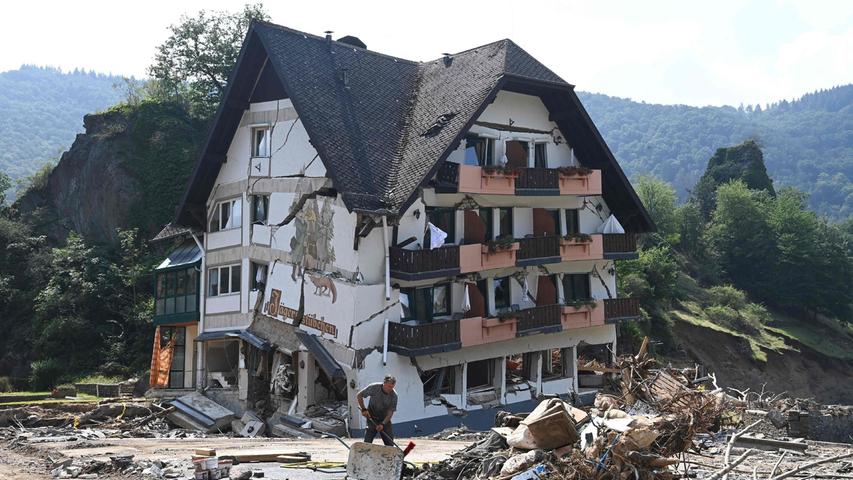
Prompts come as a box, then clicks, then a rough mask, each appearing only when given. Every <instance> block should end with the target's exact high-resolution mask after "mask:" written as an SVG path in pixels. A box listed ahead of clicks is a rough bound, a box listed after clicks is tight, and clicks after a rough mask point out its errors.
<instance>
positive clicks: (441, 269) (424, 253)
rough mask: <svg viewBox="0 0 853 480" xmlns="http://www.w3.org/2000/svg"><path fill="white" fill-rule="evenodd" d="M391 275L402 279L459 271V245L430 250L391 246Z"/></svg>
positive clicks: (452, 273)
mask: <svg viewBox="0 0 853 480" xmlns="http://www.w3.org/2000/svg"><path fill="white" fill-rule="evenodd" d="M388 253H389V256H390V260H391V275H392V276H394V277H397V278H402V279H404V280H408V279H418V278H431V277H440V276H444V275H454V274H456V273H459V246H458V245H448V246H445V247H441V248H435V249H432V250H429V249H425V250H405V249H402V248H397V247H391V248H390V249H389V252H388Z"/></svg>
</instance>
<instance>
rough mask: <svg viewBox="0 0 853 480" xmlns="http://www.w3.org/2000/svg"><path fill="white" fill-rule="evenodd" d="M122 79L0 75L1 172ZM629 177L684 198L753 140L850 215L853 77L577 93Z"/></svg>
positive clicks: (48, 149) (778, 167)
mask: <svg viewBox="0 0 853 480" xmlns="http://www.w3.org/2000/svg"><path fill="white" fill-rule="evenodd" d="M123 83H124V82H123V80H122V79H121V78H120V77H114V76H108V75H101V74H95V73H91V72H82V71H75V72H71V73H63V72H60V71H59V70H56V69H52V68H40V67H33V66H24V67H21V68H20V69H19V70H14V71H10V72H4V73H0V172H4V173H6V174H7V175H9V176H10V177H11V178H12V179H13V180H16V179H20V178H23V177H26V176H28V175H31V174H32V173H33V172H35V171H36V170H37V169H38V168H39V167H40V166H41V165H43V164H44V163H45V162H47V161H55V160H56V159H57V158H58V157H59V155H60V153H61V152H62V151H64V150H65V149H67V148H68V146H69V145H70V144H71V141H72V140H73V139H74V135H75V134H76V133H80V132H82V131H83V122H82V121H81V119H82V118H83V115H85V114H87V113H92V112H96V111H100V110H103V109H105V108H107V107H108V106H110V105H113V104H115V103H116V102H118V101H119V100H121V97H122V94H123V92H122V89H121V88H116V85H118V86H121V85H123ZM580 97H581V100H582V101H583V103H584V105H585V106H586V108H587V110H589V113H590V115H591V116H592V117H593V120H595V122H596V125H598V127H599V129H600V130H601V132H602V134H603V135H604V137H605V139H606V140H607V142H608V144H609V145H610V148H611V149H613V151H614V153H615V154H616V157H617V159H618V160H619V161H620V163H621V164H622V165H623V168H625V170H626V171H627V173H628V174H629V176H631V177H633V176H635V175H636V174H652V175H654V176H656V177H659V178H661V179H663V180H666V181H667V182H670V183H672V184H673V186H675V188H676V192H677V193H678V195H679V197H680V198H681V199H682V200H684V199H686V198H687V194H688V190H689V189H690V188H692V187H693V185H695V184H696V182H697V181H698V180H699V177H700V176H701V174H702V172H703V171H704V168H705V163H706V162H707V161H708V158H709V157H711V155H713V153H714V151H715V150H716V148H717V147H719V146H720V145H735V144H738V143H741V142H743V141H744V140H746V139H749V138H755V139H756V140H758V142H759V144H760V145H761V146H762V148H763V150H764V154H765V157H766V158H765V161H766V163H767V169H768V173H769V174H770V176H771V178H773V180H774V181H775V183H776V185H777V186H794V187H797V188H798V189H800V190H802V191H804V192H806V193H808V194H809V195H810V199H809V205H810V206H811V208H813V209H814V210H815V211H817V212H818V213H819V214H823V215H828V216H829V217H830V218H832V219H835V220H843V219H845V218H848V217H850V216H851V214H853V134H851V132H853V85H846V86H843V87H836V88H832V89H829V90H823V91H820V92H815V93H810V94H807V95H805V96H803V97H802V98H801V99H799V100H797V101H795V102H787V101H783V102H780V103H778V104H775V105H772V106H770V108H765V109H761V108H760V107H759V108H758V109H756V108H754V107H753V106H749V107H746V108H738V109H736V108H733V107H704V108H697V107H689V106H685V105H653V104H647V103H641V102H635V101H632V100H628V99H623V98H617V97H609V96H607V95H600V94H591V93H583V92H581V93H580Z"/></svg>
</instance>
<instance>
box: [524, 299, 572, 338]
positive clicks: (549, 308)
mask: <svg viewBox="0 0 853 480" xmlns="http://www.w3.org/2000/svg"><path fill="white" fill-rule="evenodd" d="M562 309H563V306H562V305H556V304H555V305H542V306H538V307H532V308H526V309H524V310H519V311H518V312H516V313H517V316H516V318H517V321H518V327H517V328H518V336H519V337H524V336H527V335H535V334H537V333H555V332H559V331H562V329H563V328H562V324H561V317H562Z"/></svg>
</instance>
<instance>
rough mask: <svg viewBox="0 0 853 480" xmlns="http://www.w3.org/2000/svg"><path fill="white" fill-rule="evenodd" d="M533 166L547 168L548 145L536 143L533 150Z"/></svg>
mask: <svg viewBox="0 0 853 480" xmlns="http://www.w3.org/2000/svg"><path fill="white" fill-rule="evenodd" d="M533 166H534V167H536V168H548V144H547V143H537V144H536V145H535V146H534V148H533Z"/></svg>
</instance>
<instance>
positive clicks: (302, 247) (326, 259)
mask: <svg viewBox="0 0 853 480" xmlns="http://www.w3.org/2000/svg"><path fill="white" fill-rule="evenodd" d="M312 188H313V187H312V185H311V184H310V183H308V182H304V183H303V182H300V184H299V185H297V187H296V191H297V195H296V196H295V197H294V199H293V203H292V204H291V205H290V211H291V212H293V211H297V210H298V211H297V213H296V217H295V218H294V219H293V223H294V229H295V232H294V234H293V237H292V238H291V239H290V261H291V262H292V265H293V270H292V271H291V273H290V278H291V279H292V280H293V281H296V279H297V278H303V276H304V275H305V271H306V270H308V271H309V272H312V273H309V275H308V278H309V280H310V281H311V283H312V284H314V287H315V288H314V295H318V296H326V297H331V299H332V303H335V301H336V300H337V296H338V292H337V289H336V288H335V284H334V282H333V281H332V278H331V277H330V276H328V274H326V273H324V272H326V271H328V270H330V269H331V267H332V265H333V264H334V262H335V248H334V246H333V245H332V239H333V238H334V236H335V232H334V215H335V211H334V209H333V208H332V204H333V203H334V201H335V200H334V199H333V198H328V197H319V198H318V197H315V198H309V199H308V200H306V201H305V202H304V203H303V204H302V205H301V208H300V199H301V198H302V197H303V195H306V194H309V193H310V192H311V191H312Z"/></svg>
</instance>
